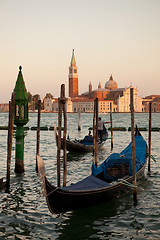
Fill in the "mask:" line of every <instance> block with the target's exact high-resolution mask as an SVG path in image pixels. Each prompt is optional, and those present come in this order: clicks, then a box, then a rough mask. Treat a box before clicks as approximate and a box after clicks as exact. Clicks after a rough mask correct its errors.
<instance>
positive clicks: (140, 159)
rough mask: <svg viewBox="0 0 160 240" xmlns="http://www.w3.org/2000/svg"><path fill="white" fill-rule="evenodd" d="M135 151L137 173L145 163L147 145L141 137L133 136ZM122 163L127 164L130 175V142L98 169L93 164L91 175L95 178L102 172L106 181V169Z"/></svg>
mask: <svg viewBox="0 0 160 240" xmlns="http://www.w3.org/2000/svg"><path fill="white" fill-rule="evenodd" d="M135 149H136V172H137V171H138V170H139V169H140V168H141V167H142V166H143V165H144V163H145V161H146V149H147V143H146V141H145V140H144V139H143V137H142V136H139V135H137V136H135ZM122 162H125V163H128V164H129V175H132V142H131V143H130V144H129V145H128V146H127V147H126V148H125V149H124V150H123V151H122V152H121V153H113V154H111V155H110V156H109V157H108V158H107V159H106V160H105V161H104V162H103V163H102V164H101V165H100V166H99V167H96V166H95V164H94V162H93V164H92V174H93V175H94V176H96V175H98V174H100V173H101V172H103V171H104V177H105V178H106V179H107V168H109V167H111V166H113V165H114V164H115V163H116V164H120V163H122Z"/></svg>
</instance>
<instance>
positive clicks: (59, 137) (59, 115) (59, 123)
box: [57, 98, 62, 187]
mask: <svg viewBox="0 0 160 240" xmlns="http://www.w3.org/2000/svg"><path fill="white" fill-rule="evenodd" d="M61 128H62V103H61V100H60V98H58V144H57V187H60V186H61V174H60V153H61Z"/></svg>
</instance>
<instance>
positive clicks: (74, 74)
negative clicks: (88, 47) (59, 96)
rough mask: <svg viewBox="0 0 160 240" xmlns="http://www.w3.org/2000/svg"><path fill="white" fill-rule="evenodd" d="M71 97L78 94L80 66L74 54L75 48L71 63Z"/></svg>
mask: <svg viewBox="0 0 160 240" xmlns="http://www.w3.org/2000/svg"><path fill="white" fill-rule="evenodd" d="M68 77H69V97H71V98H72V97H77V96H78V67H77V66H76V60H75V56H74V49H73V52H72V59H71V64H70V66H69V75H68Z"/></svg>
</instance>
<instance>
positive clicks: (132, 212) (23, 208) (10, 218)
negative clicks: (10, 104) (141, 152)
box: [0, 113, 160, 240]
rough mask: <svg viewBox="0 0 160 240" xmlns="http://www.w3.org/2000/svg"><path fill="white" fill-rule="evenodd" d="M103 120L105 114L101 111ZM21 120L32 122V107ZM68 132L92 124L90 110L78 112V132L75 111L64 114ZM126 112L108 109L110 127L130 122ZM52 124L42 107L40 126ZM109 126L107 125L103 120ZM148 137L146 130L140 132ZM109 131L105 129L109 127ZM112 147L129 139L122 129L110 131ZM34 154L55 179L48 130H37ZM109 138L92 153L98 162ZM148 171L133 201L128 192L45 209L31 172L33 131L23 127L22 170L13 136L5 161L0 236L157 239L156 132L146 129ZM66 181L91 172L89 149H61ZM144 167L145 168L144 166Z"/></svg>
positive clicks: (2, 153)
mask: <svg viewBox="0 0 160 240" xmlns="http://www.w3.org/2000/svg"><path fill="white" fill-rule="evenodd" d="M101 117H102V119H103V120H104V121H109V117H110V116H109V114H107V115H105V114H103V115H101ZM29 118H30V121H29V122H28V124H27V126H29V127H33V126H36V125H37V113H30V116H29ZM159 119H160V114H159V113H153V114H152V126H153V127H160V120H159ZM67 120H68V121H67V125H68V133H69V136H70V138H73V139H74V138H77V139H78V138H82V137H83V136H84V135H86V134H88V128H89V127H91V126H92V122H93V114H86V113H84V114H81V132H78V130H77V129H78V115H77V114H68V115H67ZM130 122H131V120H130V114H124V113H122V114H119V113H114V114H113V127H126V128H127V129H128V127H130V125H131V124H130ZM135 123H136V124H137V125H138V126H139V127H147V128H148V114H146V113H143V114H142V113H141V114H138V113H136V114H135ZM54 124H56V125H58V118H57V114H55V113H42V114H41V126H48V127H50V126H53V125H54ZM7 125H8V114H7V113H0V126H7ZM108 127H109V126H108ZM142 135H143V137H144V138H145V139H146V140H147V139H148V132H146V131H144V132H142ZM109 137H110V132H109ZM113 137H114V140H113V143H114V149H113V152H120V151H121V150H122V149H123V148H124V147H125V146H126V145H128V143H129V142H130V139H131V133H130V132H129V131H128V130H127V131H114V133H113ZM40 138H41V141H40V155H41V157H42V158H43V160H44V162H45V166H46V172H47V177H48V179H49V181H51V182H52V183H53V184H55V185H56V182H57V181H56V150H57V149H56V143H55V136H54V132H53V131H41V133H40ZM110 141H111V140H110V139H108V140H107V141H106V143H105V144H104V146H103V149H102V150H101V151H100V152H99V154H98V164H100V163H101V162H102V161H104V160H105V159H106V158H107V157H108V155H109V154H110V153H111V150H110V145H111V144H110ZM152 155H153V156H154V157H155V159H156V162H153V161H152V162H151V175H150V176H148V175H147V171H146V175H145V177H144V178H143V179H142V181H141V182H140V185H139V188H138V204H137V206H133V201H132V192H130V193H127V194H125V195H123V196H121V197H119V198H117V199H114V200H112V201H110V202H106V203H103V204H100V205H98V206H94V207H90V208H86V209H82V210H77V211H70V212H67V213H64V214H54V215H53V214H51V213H50V212H49V210H48V207H47V204H46V201H45V198H44V197H43V194H42V190H41V185H40V180H39V177H38V175H37V174H36V172H35V164H36V131H31V130H29V131H27V136H26V137H25V149H24V159H25V160H24V163H25V173H24V174H23V175H16V174H15V173H14V167H15V139H14V140H13V149H12V163H11V188H10V192H9V193H5V192H0V239H69V240H70V239H74V240H75V239H76V240H77V239H81V240H83V239H85V240H86V239H122V240H124V239H136V240H137V239H141V240H142V239H143V240H146V239H150V240H153V239H160V207H159V204H160V168H159V167H160V163H159V161H160V132H152ZM67 158H68V162H67V171H68V173H67V184H71V183H75V182H77V181H78V180H81V179H83V178H84V177H86V176H87V175H89V174H90V172H91V164H92V161H93V156H92V153H87V154H84V155H83V154H78V155H76V154H71V153H68V154H67ZM0 159H1V160H0V178H1V177H3V178H4V179H5V177H6V159H7V131H6V130H0ZM146 170H147V169H146Z"/></svg>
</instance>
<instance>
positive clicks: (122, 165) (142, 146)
mask: <svg viewBox="0 0 160 240" xmlns="http://www.w3.org/2000/svg"><path fill="white" fill-rule="evenodd" d="M135 147H136V177H137V179H139V178H140V177H141V176H143V174H144V170H145V166H146V161H147V159H146V153H147V144H146V141H145V140H144V139H143V137H142V136H141V134H140V132H139V131H138V130H137V131H136V134H135ZM37 160H38V170H39V174H40V176H41V180H42V181H43V189H44V194H45V197H46V201H47V204H48V208H49V210H50V212H51V213H61V212H66V211H70V210H75V209H80V208H86V207H89V206H91V205H95V204H100V203H101V202H104V201H107V200H110V199H113V198H116V197H117V196H119V194H122V193H124V192H126V191H128V190H129V189H130V188H132V184H131V183H132V181H133V175H132V143H130V144H129V145H128V146H127V147H126V148H125V149H124V150H123V151H122V152H121V153H120V154H118V153H113V154H111V155H110V156H109V157H108V158H107V159H106V160H105V161H104V162H103V163H102V164H101V165H100V166H99V167H96V166H95V165H94V163H93V165H92V174H91V175H89V176H88V177H86V178H84V179H83V180H81V181H79V182H77V183H75V184H71V185H70V186H67V187H55V186H54V185H52V184H51V183H50V182H49V181H48V180H47V178H46V173H45V166H44V162H43V160H42V159H41V158H40V157H39V156H38V159H37Z"/></svg>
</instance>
